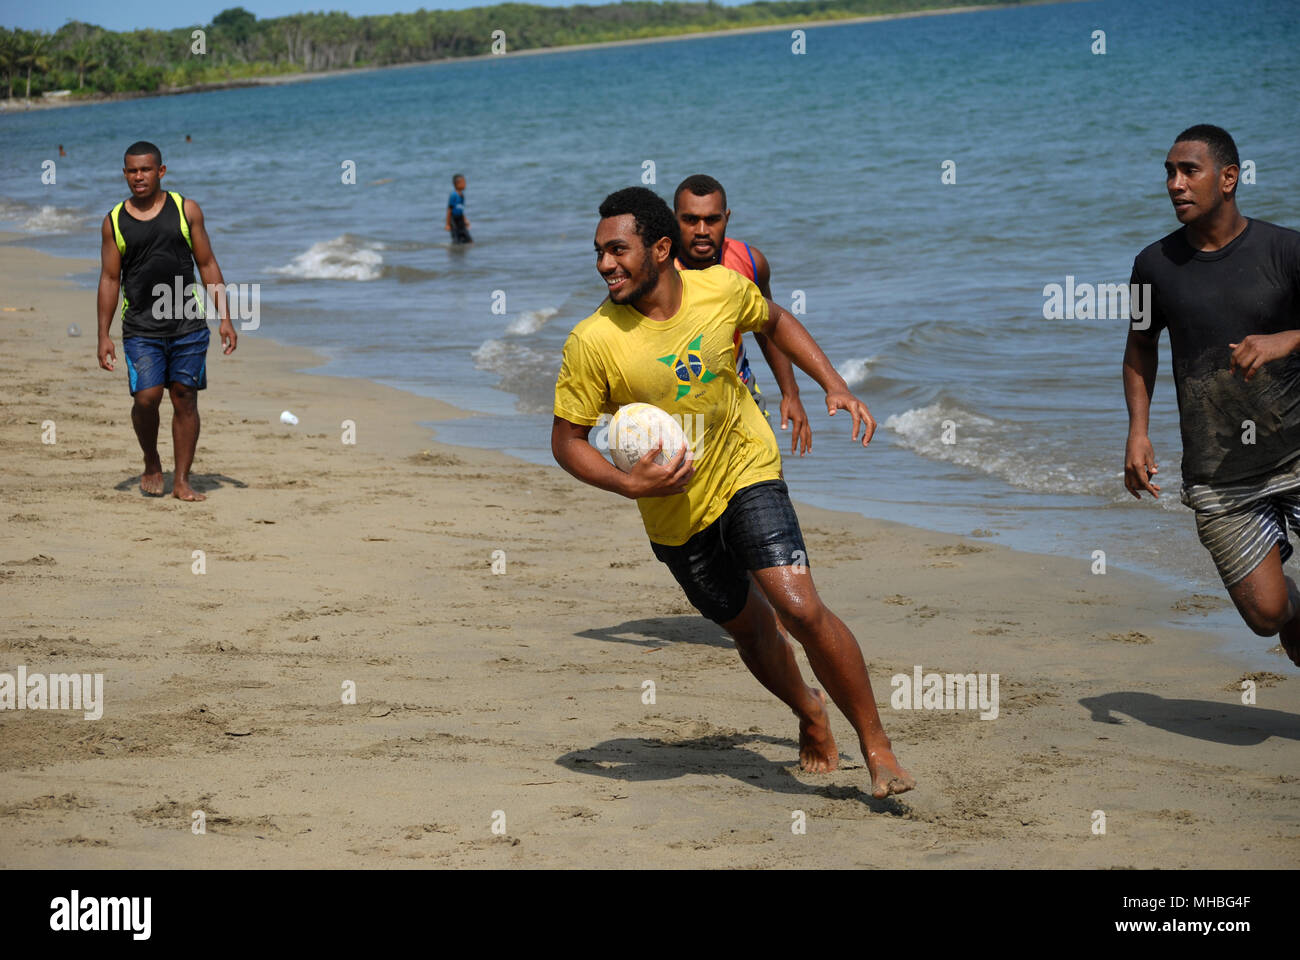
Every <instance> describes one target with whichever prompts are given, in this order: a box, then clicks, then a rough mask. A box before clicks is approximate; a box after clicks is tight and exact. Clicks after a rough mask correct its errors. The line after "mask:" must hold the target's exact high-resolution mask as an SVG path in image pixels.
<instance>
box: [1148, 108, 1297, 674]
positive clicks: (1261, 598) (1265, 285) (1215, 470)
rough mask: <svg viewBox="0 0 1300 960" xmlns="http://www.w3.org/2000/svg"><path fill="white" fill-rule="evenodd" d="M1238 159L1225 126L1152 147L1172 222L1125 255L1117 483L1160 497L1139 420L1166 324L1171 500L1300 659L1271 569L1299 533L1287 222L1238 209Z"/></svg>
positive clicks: (1245, 603) (1234, 586)
mask: <svg viewBox="0 0 1300 960" xmlns="http://www.w3.org/2000/svg"><path fill="white" fill-rule="evenodd" d="M1239 171H1240V163H1239V161H1238V157H1237V147H1236V144H1235V143H1234V142H1233V140H1232V137H1231V136H1229V135H1228V133H1227V131H1225V130H1223V129H1221V128H1219V127H1215V126H1210V125H1208V124H1201V125H1198V126H1195V127H1190V128H1188V129H1187V130H1184V131H1183V132H1182V133H1180V134H1179V135H1178V139H1177V140H1176V141H1175V142H1174V145H1173V148H1172V149H1171V150H1170V151H1169V155H1168V156H1167V157H1166V159H1165V175H1166V186H1167V188H1168V190H1169V197H1170V199H1171V200H1172V201H1173V205H1174V215H1175V216H1176V217H1177V218H1178V220H1179V221H1180V222H1181V223H1182V224H1183V226H1182V228H1181V229H1179V230H1176V231H1174V232H1173V233H1171V234H1169V235H1168V236H1167V237H1165V238H1163V239H1162V240H1159V241H1157V242H1156V243H1153V244H1151V245H1150V246H1149V247H1147V248H1146V249H1145V250H1143V251H1142V252H1141V253H1140V254H1138V256H1137V259H1136V260H1135V261H1134V262H1133V277H1132V283H1133V284H1135V285H1137V286H1134V287H1133V288H1132V289H1133V290H1134V297H1135V298H1136V299H1137V300H1138V302H1139V303H1145V307H1146V309H1145V310H1144V311H1142V310H1138V311H1134V312H1135V313H1141V314H1142V316H1141V317H1140V318H1139V319H1137V320H1134V321H1133V322H1132V323H1131V326H1130V330H1129V334H1128V344H1127V347H1126V349H1125V352H1124V394H1125V398H1126V399H1127V401H1128V411H1129V433H1128V445H1127V448H1126V450H1125V453H1124V485H1125V487H1127V488H1128V491H1129V492H1130V493H1131V494H1132V495H1133V496H1134V497H1136V498H1137V499H1139V500H1140V499H1141V498H1142V491H1143V490H1145V491H1147V492H1148V493H1150V494H1151V495H1152V496H1153V497H1156V496H1159V491H1160V487H1159V486H1158V485H1156V484H1155V483H1153V482H1152V478H1154V476H1155V475H1156V473H1157V471H1158V468H1157V465H1156V462H1155V453H1154V451H1153V450H1152V447H1151V440H1150V438H1149V437H1148V435H1147V427H1148V419H1149V414H1150V408H1151V393H1152V390H1153V389H1154V388H1155V378H1156V364H1157V358H1158V353H1157V344H1158V342H1159V338H1160V331H1161V330H1164V329H1168V330H1169V344H1170V347H1171V349H1172V351H1173V362H1174V383H1175V386H1176V387H1177V391H1178V414H1179V424H1180V427H1181V431H1182V438H1183V464H1182V474H1183V489H1182V498H1181V499H1182V501H1183V503H1185V504H1187V505H1188V506H1189V507H1191V508H1192V510H1193V511H1195V514H1196V529H1197V533H1198V534H1199V535H1200V539H1201V543H1202V544H1204V545H1205V547H1206V549H1207V550H1209V551H1210V555H1211V557H1213V559H1214V563H1215V566H1216V567H1217V568H1218V571H1219V575H1220V577H1222V579H1223V584H1224V586H1226V587H1227V588H1228V594H1229V596H1231V597H1232V600H1233V602H1234V603H1235V604H1236V605H1237V610H1238V611H1239V612H1240V613H1241V616H1242V619H1243V620H1245V622H1246V623H1247V624H1248V625H1249V626H1250V628H1251V629H1252V630H1253V631H1255V633H1257V634H1259V635H1260V636H1265V637H1271V636H1273V635H1275V634H1277V635H1279V636H1280V640H1281V642H1282V647H1283V649H1284V650H1285V651H1286V653H1287V655H1288V656H1289V657H1290V658H1291V660H1292V662H1294V663H1296V664H1297V665H1300V591H1297V588H1296V584H1295V581H1293V580H1292V579H1291V578H1290V577H1288V576H1287V575H1286V574H1285V573H1284V572H1283V570H1282V564H1283V563H1284V562H1285V561H1286V560H1287V558H1289V557H1290V556H1291V552H1292V548H1291V544H1290V543H1289V542H1288V540H1287V533H1286V528H1287V526H1288V525H1289V526H1290V527H1291V530H1292V532H1296V531H1300V353H1297V351H1298V350H1300V233H1297V232H1295V231H1294V230H1288V229H1285V228H1283V227H1278V226H1274V225H1273V224H1271V223H1265V222H1264V221H1262V220H1249V219H1247V218H1245V217H1243V216H1242V215H1241V213H1240V212H1239V211H1238V209H1237V203H1236V190H1237V178H1238V173H1239ZM1139 290H1144V291H1145V290H1149V295H1144V296H1140V295H1139V293H1138V291H1139Z"/></svg>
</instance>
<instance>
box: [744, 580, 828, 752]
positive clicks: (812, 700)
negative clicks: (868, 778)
mask: <svg viewBox="0 0 1300 960" xmlns="http://www.w3.org/2000/svg"><path fill="white" fill-rule="evenodd" d="M722 626H723V628H724V629H725V630H726V631H727V632H728V633H730V634H731V635H732V636H733V637H735V639H736V649H737V650H739V651H740V659H741V660H743V661H744V663H745V666H746V667H748V668H749V672H750V673H752V674H753V675H754V676H755V677H757V678H758V682H759V683H761V684H762V685H763V686H764V687H766V688H767V689H768V690H770V691H771V692H772V693H773V694H775V695H776V696H777V698H778V699H780V701H781V702H782V703H784V704H785V705H786V706H787V707H789V708H790V709H791V710H792V711H794V715H795V716H796V717H798V718H799V766H800V767H802V768H803V769H804V770H807V771H809V772H810V773H829V772H830V771H832V770H834V769H836V768H837V767H838V766H839V765H840V755H839V751H838V750H837V749H836V747H835V738H834V737H833V736H832V735H831V728H830V717H829V716H828V715H827V713H826V695H825V694H824V693H822V692H821V691H820V690H817V689H814V688H813V687H810V686H808V685H807V684H806V683H804V682H803V677H802V676H800V675H799V665H798V664H797V663H795V660H794V651H793V650H792V649H791V647H790V644H789V642H788V641H787V640H786V639H785V637H784V636H783V635H782V633H781V629H780V626H779V625H778V623H777V620H776V613H775V611H773V610H772V606H771V604H769V603H768V602H767V598H766V597H764V596H763V592H762V591H761V590H759V589H757V588H756V587H754V586H751V587H750V589H749V599H748V600H747V601H746V602H745V607H744V609H743V610H741V612H740V615H739V616H737V617H736V618H735V619H734V620H730V621H728V622H727V623H724V624H723V625H722Z"/></svg>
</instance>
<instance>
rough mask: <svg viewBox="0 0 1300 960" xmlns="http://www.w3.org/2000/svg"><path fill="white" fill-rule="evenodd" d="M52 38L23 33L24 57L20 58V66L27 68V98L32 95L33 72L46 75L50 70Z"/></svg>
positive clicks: (34, 33) (33, 33) (38, 34)
mask: <svg viewBox="0 0 1300 960" xmlns="http://www.w3.org/2000/svg"><path fill="white" fill-rule="evenodd" d="M49 46H50V38H49V36H48V35H47V34H43V33H36V32H28V31H23V46H22V55H21V56H19V58H18V63H19V65H20V66H24V67H26V68H27V97H28V98H29V99H30V98H31V95H32V70H33V69H36V70H39V71H40V72H41V73H44V72H45V71H46V70H48V69H50V57H49V53H48V51H49Z"/></svg>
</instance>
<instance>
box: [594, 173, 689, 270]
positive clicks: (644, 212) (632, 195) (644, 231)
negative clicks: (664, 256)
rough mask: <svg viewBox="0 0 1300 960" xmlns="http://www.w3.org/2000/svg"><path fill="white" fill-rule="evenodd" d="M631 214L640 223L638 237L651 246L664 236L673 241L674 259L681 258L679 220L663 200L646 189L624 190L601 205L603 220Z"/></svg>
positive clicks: (625, 188) (614, 194)
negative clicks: (678, 248) (678, 240)
mask: <svg viewBox="0 0 1300 960" xmlns="http://www.w3.org/2000/svg"><path fill="white" fill-rule="evenodd" d="M625 213H630V214H632V216H633V217H634V218H635V220H636V232H637V236H639V237H640V238H641V242H642V243H644V244H645V245H646V246H647V247H649V246H653V245H654V244H656V243H658V242H659V240H660V239H662V238H663V237H667V238H668V239H669V240H670V241H671V242H672V245H673V246H672V250H671V251H670V255H671V256H674V257H675V256H677V254H678V250H677V245H678V244H677V237H678V228H677V218H676V217H674V216H673V212H672V210H671V209H669V207H668V204H666V203H664V199H663V197H661V196H659V194H657V193H655V192H654V191H653V190H647V189H646V188H645V187H624V188H623V189H622V190H615V191H614V192H613V193H611V194H610V195H609V196H608V197H606V198H605V199H604V200H603V201H602V202H601V204H600V218H601V219H602V220H604V219H606V218H607V217H621V216H623V214H625Z"/></svg>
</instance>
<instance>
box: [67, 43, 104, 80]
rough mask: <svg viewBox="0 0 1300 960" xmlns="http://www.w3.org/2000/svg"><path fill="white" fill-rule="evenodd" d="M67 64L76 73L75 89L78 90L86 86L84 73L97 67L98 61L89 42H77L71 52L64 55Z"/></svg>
mask: <svg viewBox="0 0 1300 960" xmlns="http://www.w3.org/2000/svg"><path fill="white" fill-rule="evenodd" d="M64 56H65V57H67V60H68V63H70V64H71V65H72V68H73V69H74V70H76V71H77V89H78V90H80V89H81V88H82V87H84V86H85V85H86V71H87V70H94V69H95V68H96V67H97V66H99V61H98V60H96V59H95V51H94V49H93V48H92V47H91V45H90V41H89V40H84V39H83V40H78V41H77V42H76V43H75V44H74V45H73V47H72V49H71V50H69V51H67V52H66V53H65V54H64Z"/></svg>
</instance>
